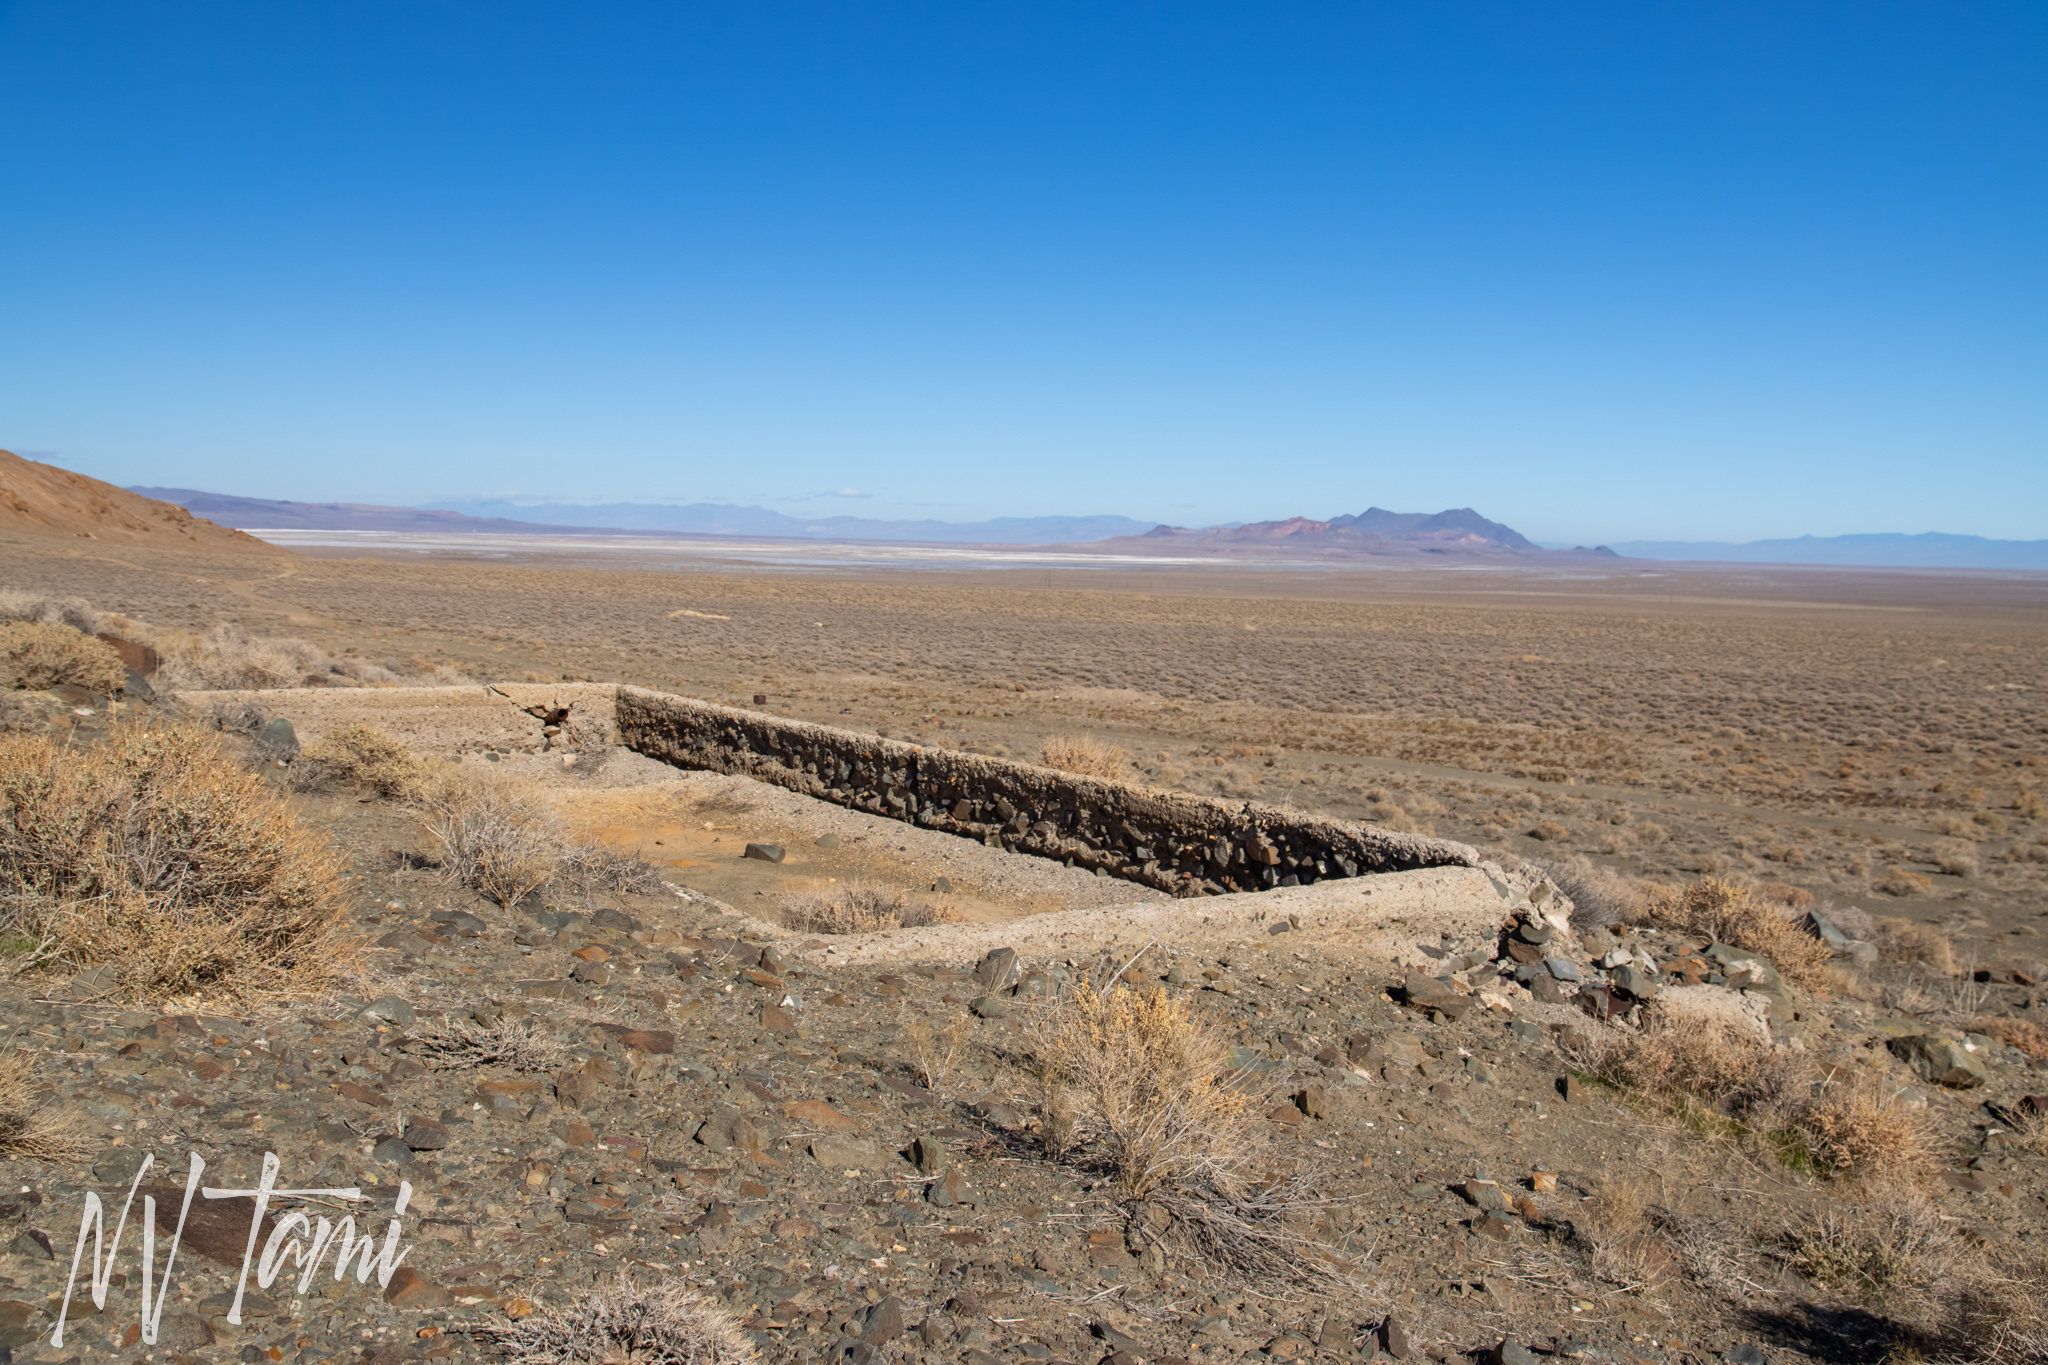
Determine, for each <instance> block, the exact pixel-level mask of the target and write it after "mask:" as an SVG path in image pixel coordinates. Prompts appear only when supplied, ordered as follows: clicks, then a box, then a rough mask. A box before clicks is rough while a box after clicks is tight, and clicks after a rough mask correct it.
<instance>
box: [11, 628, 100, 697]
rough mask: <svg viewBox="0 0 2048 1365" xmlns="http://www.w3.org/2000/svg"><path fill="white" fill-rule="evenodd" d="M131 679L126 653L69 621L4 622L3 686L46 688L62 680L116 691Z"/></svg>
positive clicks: (24, 688) (87, 686) (85, 686)
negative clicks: (64, 623) (51, 622)
mask: <svg viewBox="0 0 2048 1365" xmlns="http://www.w3.org/2000/svg"><path fill="white" fill-rule="evenodd" d="M127 681H128V671H127V669H126V668H125V667H123V665H122V663H121V656H120V655H119V654H116V653H115V652H114V647H113V646H112V645H110V644H107V643H106V642H105V641H104V640H95V639H94V638H93V637H92V636H90V635H86V634H83V633H81V632H79V631H77V630H74V629H72V628H71V627H70V626H67V625H45V624H42V623H40V622H31V621H15V622H10V623H9V624H7V625H0V684H4V685H5V686H8V687H14V688H20V689H23V690H25V691H29V692H41V691H44V690H46V689H48V688H52V687H55V686H57V685H58V684H59V683H76V684H77V685H78V686H80V687H83V688H86V689H88V690H90V691H93V692H102V693H112V692H118V691H120V690H121V688H122V687H123V686H124V685H125V684H126V683H127Z"/></svg>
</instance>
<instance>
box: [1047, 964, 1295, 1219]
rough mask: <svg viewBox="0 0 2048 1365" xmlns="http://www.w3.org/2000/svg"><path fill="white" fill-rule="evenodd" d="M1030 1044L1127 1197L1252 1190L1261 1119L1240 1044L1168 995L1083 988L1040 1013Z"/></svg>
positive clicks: (1050, 1095)
mask: <svg viewBox="0 0 2048 1365" xmlns="http://www.w3.org/2000/svg"><path fill="white" fill-rule="evenodd" d="M1030 1037H1031V1043H1032V1049H1033V1052H1034V1053H1035V1054H1036V1057H1037V1060H1038V1063H1039V1066H1040V1069H1041V1074H1042V1076H1043V1077H1044V1078H1045V1082H1046V1084H1047V1094H1046V1098H1045V1107H1046V1108H1047V1109H1048V1110H1049V1111H1052V1113H1053V1114H1055V1115H1058V1116H1062V1121H1064V1118H1063V1116H1065V1115H1069V1114H1070V1115H1072V1121H1073V1123H1074V1125H1075V1134H1074V1135H1075V1136H1076V1137H1077V1138H1078V1139H1080V1140H1081V1141H1085V1142H1090V1143H1092V1144H1094V1145H1095V1146H1096V1147H1097V1149H1098V1150H1099V1152H1100V1156H1101V1160H1102V1162H1103V1164H1104V1165H1105V1166H1107V1168H1108V1169H1109V1172H1110V1175H1111V1178H1112V1179H1113V1180H1114V1181H1115V1183H1116V1187H1117V1189H1118V1190H1119V1191H1120V1192H1121V1193H1122V1194H1123V1195H1124V1197H1125V1198H1127V1199H1142V1198H1144V1197H1145V1196H1146V1195H1148V1194H1151V1193H1152V1192H1154V1191H1155V1190H1157V1189H1159V1188H1160V1187H1161V1186H1167V1185H1171V1186H1179V1187H1191V1186H1202V1187H1207V1188H1210V1189H1213V1190H1215V1191H1216V1192H1218V1193H1219V1194H1222V1195H1224V1196H1226V1197H1228V1196H1231V1195H1239V1194H1242V1193H1244V1191H1245V1188H1246V1186H1247V1184H1248V1180H1247V1174H1248V1172H1249V1171H1250V1169H1251V1164H1252V1162H1253V1160H1254V1159H1255V1157H1256V1155H1257V1153H1258V1148H1259V1143H1258V1141H1257V1138H1258V1133H1259V1124H1260V1122H1261V1116H1260V1112H1259V1109H1258V1106H1257V1104H1256V1100H1257V1098H1259V1097H1258V1096H1257V1095H1255V1094H1254V1092H1253V1091H1252V1089H1251V1088H1250V1087H1249V1086H1248V1085H1247V1084H1246V1082H1247V1080H1248V1078H1247V1077H1246V1076H1242V1075H1239V1074H1236V1072H1235V1070H1234V1069H1233V1068H1232V1067H1231V1065H1230V1044H1229V1042H1228V1041H1227V1040H1226V1038H1225V1037H1224V1035H1223V1034H1222V1032H1221V1031H1220V1030H1219V1029H1217V1028H1216V1027H1215V1026H1214V1025H1213V1024H1211V1023H1210V1022H1208V1021H1207V1020H1205V1019H1203V1018H1201V1017H1199V1016H1197V1015H1196V1014H1195V1012H1194V1009H1193V1007H1192V1006H1191V1005H1190V1003H1189V1002H1188V1001H1187V1000H1185V999H1183V998H1179V997H1176V996H1173V995H1170V994H1168V993H1167V991H1166V990H1165V989H1164V988H1163V987H1156V986H1155V987H1154V988H1153V989H1152V990H1150V991H1145V992H1140V991H1135V990H1132V989H1130V988H1129V987H1126V986H1121V985H1118V986H1111V987H1110V988H1108V989H1107V990H1097V989H1095V988H1094V987H1093V986H1092V985H1090V983H1088V982H1087V981H1085V980H1082V981H1077V982H1076V983H1075V985H1074V988H1073V989H1072V990H1070V991H1068V992H1067V993H1065V994H1063V995H1060V996H1057V997H1055V998H1053V999H1052V1000H1050V1001H1049V1002H1047V1003H1045V1004H1043V1005H1041V1006H1039V1007H1038V1008H1037V1009H1036V1010H1035V1011H1034V1012H1033V1014H1032V1017H1031V1021H1030Z"/></svg>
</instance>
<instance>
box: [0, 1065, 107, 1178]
mask: <svg viewBox="0 0 2048 1365" xmlns="http://www.w3.org/2000/svg"><path fill="white" fill-rule="evenodd" d="M88 1146H89V1144H88V1142H87V1140H86V1126H85V1123H84V1121H83V1120H82V1119H81V1118H80V1117H79V1115H78V1114H77V1112H76V1111H75V1110H72V1109H70V1108H68V1107H66V1106H64V1105H60V1104H57V1103H54V1102H52V1101H49V1100H46V1099H44V1098H43V1096H42V1095H41V1094H40V1092H39V1091H38V1089H37V1086H36V1074H35V1062H34V1061H33V1060H32V1059H30V1058H29V1057H27V1056H25V1055H23V1054H22V1053H19V1052H10V1053H7V1054H5V1055H0V1156H4V1157H12V1158H27V1159H30V1160H34V1161H63V1160H65V1159H67V1158H69V1157H74V1156H78V1155H80V1154H81V1153H83V1152H85V1151H86V1150H87V1148H88Z"/></svg>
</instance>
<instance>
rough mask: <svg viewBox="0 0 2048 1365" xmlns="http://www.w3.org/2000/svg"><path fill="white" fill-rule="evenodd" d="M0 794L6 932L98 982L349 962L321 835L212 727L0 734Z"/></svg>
mask: <svg viewBox="0 0 2048 1365" xmlns="http://www.w3.org/2000/svg"><path fill="white" fill-rule="evenodd" d="M0 802H4V811H0V896H4V902H5V925H4V928H5V930H6V932H7V933H8V934H10V935H14V936H18V937H19V938H20V939H21V940H23V941H25V942H28V943H31V944H34V945H36V947H35V949H34V950H33V952H32V953H31V954H30V956H31V957H34V958H37V959H39V960H40V961H41V962H44V963H47V964H48V965H50V966H59V965H61V966H64V967H68V968H70V969H72V970H80V969H84V968H89V967H98V968H100V969H101V970H100V973H99V976H98V980H99V981H101V982H102V983H103V985H102V989H104V990H105V991H106V993H108V994H128V995H132V996H136V997H142V998H162V997H166V996H179V995H187V994H204V995H220V996H225V997H236V998H245V997H254V996H275V995H285V994H301V993H307V992H312V991H317V990H319V989H322V988H324V987H326V986H327V985H329V984H330V983H332V982H334V981H335V980H337V979H338V978H339V977H340V976H341V975H342V974H343V973H345V972H346V971H347V970H348V967H349V964H350V963H351V961H352V960H353V956H354V954H353V951H352V944H351V940H350V939H349V937H348V935H347V934H346V933H345V931H344V929H343V927H342V925H341V920H340V909H339V905H338V903H337V901H336V899H335V888H336V886H337V885H338V883H339V880H340V868H339V864H338V863H337V861H336V858H335V855H334V852H333V849H332V847H331V845H330V844H329V843H328V842H327V840H326V839H324V838H322V837H320V836H318V835H316V834H314V833H313V832H311V831H309V830H307V829H305V828H303V827H302V826H300V825H299V823H298V821H297V820H296V818H295V817H294V816H293V814H292V812H291V810H290V809H289V807H288V806H287V805H286V804H285V801H284V799H283V798H282V797H281V796H280V795H279V794H278V793H277V792H276V791H275V790H273V789H272V788H271V787H269V786H268V785H266V783H265V782H264V780H263V778H262V777H261V776H260V775H258V774H255V773H251V772H249V771H247V770H245V769H244V768H243V766H242V765H241V764H239V763H238V762H236V761H235V760H234V759H233V758H232V757H230V756H229V755H228V754H226V753H225V752H223V750H222V748H221V745H220V740H219V738H218V736H215V735H210V734H207V733H205V732H204V731H201V730H198V729H195V728H191V727H183V726H142V725H132V726H125V727H120V728H117V729H115V730H113V731H111V732H109V733H108V735H107V736H106V737H105V738H104V739H103V740H102V741H101V742H100V743H98V744H97V745H94V746H92V747H90V748H68V747H65V746H62V745H59V744H56V743H53V742H51V741H50V740H49V739H47V738H44V737H40V736H18V735H17V736H4V737H0Z"/></svg>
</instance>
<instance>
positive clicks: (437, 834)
mask: <svg viewBox="0 0 2048 1365" xmlns="http://www.w3.org/2000/svg"><path fill="white" fill-rule="evenodd" d="M414 802H415V805H416V806H417V808H418V810H419V813H420V823H421V825H422V826H423V827H424V828H425V830H426V832H427V834H428V836H429V837H431V838H432V839H433V841H434V842H435V843H436V844H437V845H439V847H440V858H439V862H440V865H441V870H442V872H443V873H444V874H446V875H447V876H448V877H449V878H450V879H451V880H453V881H455V882H458V883H460V884H461V885H463V886H466V887H468V888H470V889H471V890H472V891H475V892H477V893H478V894H479V895H483V896H487V897H489V898H490V899H491V900H494V901H496V902H497V903H498V904H499V905H503V906H510V905H512V904H513V903H514V902H516V901H518V900H519V899H520V897H522V896H524V895H526V893H527V892H529V891H537V890H539V889H540V888H541V887H543V886H546V885H547V884H548V882H549V881H551V880H553V878H554V875H555V868H556V864H557V863H558V862H559V861H560V860H561V858H562V855H563V854H564V853H565V852H566V851H567V849H568V841H567V838H566V836H565V834H564V830H563V825H562V821H561V819H560V817H559V816H557V815H556V814H555V811H554V808H553V807H551V806H549V805H548V803H547V799H546V796H545V795H544V793H543V791H542V789H541V787H540V785H539V784H538V783H535V782H528V781H521V780H519V779H516V778H510V777H480V776H477V775H474V774H471V773H468V772H465V771H463V770H462V769H460V768H458V767H455V766H454V765H452V764H449V765H444V766H440V767H436V768H434V769H431V770H430V771H429V772H428V774H427V776H426V777H425V778H424V779H423V781H422V782H421V784H420V788H419V791H418V792H417V794H416V795H415V797H414Z"/></svg>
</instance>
